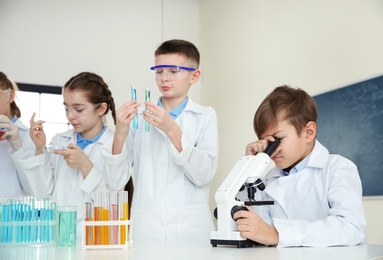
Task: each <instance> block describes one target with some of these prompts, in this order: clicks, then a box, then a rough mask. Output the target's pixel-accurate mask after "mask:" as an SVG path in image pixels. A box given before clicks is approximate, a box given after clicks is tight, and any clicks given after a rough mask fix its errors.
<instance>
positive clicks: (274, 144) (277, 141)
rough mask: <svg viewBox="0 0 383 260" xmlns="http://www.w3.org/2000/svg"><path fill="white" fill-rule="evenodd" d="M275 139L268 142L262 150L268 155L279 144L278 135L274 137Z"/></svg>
mask: <svg viewBox="0 0 383 260" xmlns="http://www.w3.org/2000/svg"><path fill="white" fill-rule="evenodd" d="M274 139H275V141H274V142H269V144H268V145H267V147H266V149H265V150H264V151H263V152H264V153H265V154H267V155H268V156H271V155H272V154H273V153H274V152H275V150H276V149H277V148H278V146H279V144H280V143H281V139H280V138H278V137H274Z"/></svg>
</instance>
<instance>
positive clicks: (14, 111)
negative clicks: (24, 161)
mask: <svg viewBox="0 0 383 260" xmlns="http://www.w3.org/2000/svg"><path fill="white" fill-rule="evenodd" d="M16 89H17V86H16V85H15V84H14V83H13V82H12V81H11V80H9V79H8V77H7V75H5V74H4V73H3V72H0V166H1V171H0V179H1V182H0V196H12V197H13V196H22V195H26V194H25V193H24V190H23V188H22V186H21V184H20V181H19V177H18V172H19V169H17V168H16V165H15V164H14V162H13V161H12V158H13V156H14V154H15V153H16V152H17V151H19V150H20V149H21V148H22V147H24V148H25V150H27V151H28V150H33V152H34V149H35V145H34V144H33V142H32V140H31V138H30V137H29V129H28V128H27V127H26V126H25V125H24V124H23V123H22V122H21V121H20V120H19V118H20V117H21V112H20V109H19V107H18V106H17V105H16V102H15V97H16V95H15V90H16Z"/></svg>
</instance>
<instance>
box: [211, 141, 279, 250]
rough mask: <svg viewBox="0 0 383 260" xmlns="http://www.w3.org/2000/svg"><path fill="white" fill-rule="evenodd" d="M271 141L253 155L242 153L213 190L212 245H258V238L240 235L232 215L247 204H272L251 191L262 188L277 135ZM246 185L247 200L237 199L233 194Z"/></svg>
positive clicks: (276, 145) (277, 142) (276, 142)
mask: <svg viewBox="0 0 383 260" xmlns="http://www.w3.org/2000/svg"><path fill="white" fill-rule="evenodd" d="M274 139H275V141H274V142H269V144H268V146H267V147H266V149H265V150H264V151H263V152H261V153H257V154H256V155H255V156H243V157H241V158H240V159H239V161H238V162H237V163H236V165H235V166H234V168H233V169H232V170H231V172H230V173H229V175H228V176H227V177H226V179H225V180H224V182H223V183H222V184H221V186H220V187H219V188H218V190H217V192H216V193H215V201H216V203H217V208H216V211H215V212H214V215H215V217H216V218H217V222H218V227H217V230H216V231H211V233H210V243H211V244H212V246H213V247H217V245H236V246H237V247H238V248H240V247H250V246H254V245H259V244H258V243H257V242H254V241H251V240H248V239H245V238H243V237H241V236H240V233H239V231H238V230H237V223H236V221H235V220H234V219H233V215H234V214H235V213H236V212H237V211H239V210H247V208H246V207H244V206H241V205H243V204H244V205H247V206H262V205H273V204H274V201H256V200H255V199H254V195H255V192H256V190H257V189H259V190H264V189H265V185H264V184H263V182H262V178H263V177H264V175H265V174H266V170H267V168H268V166H269V164H270V162H271V159H270V157H271V155H272V154H273V153H274V151H275V150H276V149H277V147H278V146H279V143H280V139H279V138H276V137H274ZM245 188H246V189H247V196H248V200H246V201H240V200H238V199H237V198H236V195H237V193H238V191H243V190H244V189H245Z"/></svg>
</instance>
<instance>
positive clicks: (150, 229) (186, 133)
mask: <svg viewBox="0 0 383 260" xmlns="http://www.w3.org/2000/svg"><path fill="white" fill-rule="evenodd" d="M199 61H200V55H199V52H198V49H197V48H196V47H195V46H194V45H193V44H192V43H190V42H188V41H184V40H170V41H166V42H164V43H162V44H161V45H160V46H159V47H158V49H157V50H156V51H155V66H153V67H151V68H150V69H151V70H153V71H154V76H155V80H156V83H157V86H158V90H159V91H160V93H161V96H160V98H159V99H158V100H157V102H156V103H151V102H145V103H144V104H145V110H143V111H142V112H141V111H138V107H139V106H140V104H139V103H137V102H136V101H135V100H132V101H129V102H127V103H125V104H124V105H123V106H122V107H121V108H119V109H118V110H117V124H116V129H115V136H114V140H113V144H110V146H109V147H107V146H106V147H105V149H104V160H105V162H106V164H107V165H108V167H109V170H108V171H107V172H108V175H109V176H108V177H107V178H106V179H107V181H108V182H109V185H110V186H111V187H113V188H115V189H122V188H123V187H124V185H125V184H126V183H127V181H128V179H129V178H130V176H132V172H134V186H135V187H134V196H133V203H132V212H131V213H132V214H131V216H132V220H133V223H134V224H133V225H134V228H133V239H135V240H143V239H150V240H176V239H177V240H179V239H182V240H194V239H206V240H208V239H209V235H210V231H211V230H212V229H213V228H214V226H213V222H212V219H211V213H210V209H209V184H210V182H211V180H212V178H213V176H214V173H215V171H216V168H217V161H218V126H217V115H216V112H215V110H214V109H213V108H211V107H205V106H201V105H199V104H197V103H195V102H193V101H192V100H191V99H190V97H188V91H189V89H190V87H191V86H192V85H193V84H195V83H196V82H197V81H198V80H199V78H200V76H201V71H200V70H199ZM136 116H138V126H137V127H134V124H133V123H132V124H131V122H132V120H133V118H135V117H136ZM145 122H146V124H150V126H151V127H150V131H148V130H147V128H146V129H145V127H144V124H145Z"/></svg>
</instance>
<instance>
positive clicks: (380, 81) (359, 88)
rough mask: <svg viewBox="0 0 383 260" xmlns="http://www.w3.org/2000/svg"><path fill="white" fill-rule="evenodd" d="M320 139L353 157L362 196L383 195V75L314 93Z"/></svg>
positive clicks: (335, 151)
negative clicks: (361, 187)
mask: <svg viewBox="0 0 383 260" xmlns="http://www.w3.org/2000/svg"><path fill="white" fill-rule="evenodd" d="M314 99H315V101H316V103H317V106H318V134H317V139H318V140H319V141H320V142H321V143H322V144H323V145H324V146H326V147H327V149H329V151H330V153H336V154H340V155H342V156H344V157H346V158H348V159H350V160H351V161H353V162H354V163H355V164H356V165H357V166H358V170H359V174H360V177H361V180H362V185H363V196H382V195H383V76H380V77H377V78H373V79H369V80H366V81H363V82H359V83H356V84H353V85H350V86H346V87H342V88H339V89H336V90H334V91H331V92H327V93H324V94H321V95H317V96H314Z"/></svg>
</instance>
